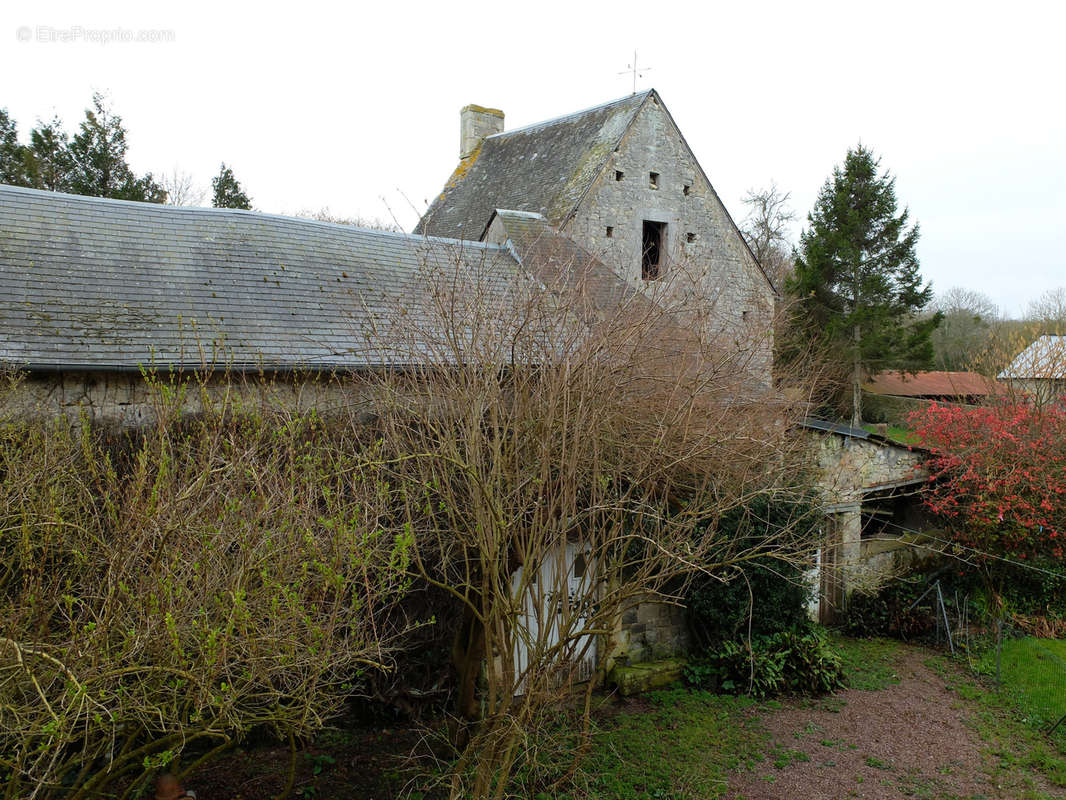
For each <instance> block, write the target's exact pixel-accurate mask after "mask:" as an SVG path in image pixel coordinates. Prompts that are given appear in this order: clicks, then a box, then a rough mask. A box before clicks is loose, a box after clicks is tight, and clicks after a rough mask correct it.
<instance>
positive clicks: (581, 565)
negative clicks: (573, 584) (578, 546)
mask: <svg viewBox="0 0 1066 800" xmlns="http://www.w3.org/2000/svg"><path fill="white" fill-rule="evenodd" d="M586 569H587V564H586V562H585V553H584V552H583V551H581V550H578V552H577V555H575V556H574V577H575V578H584V577H585V570H586Z"/></svg>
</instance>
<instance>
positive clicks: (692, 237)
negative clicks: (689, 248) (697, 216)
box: [685, 233, 696, 244]
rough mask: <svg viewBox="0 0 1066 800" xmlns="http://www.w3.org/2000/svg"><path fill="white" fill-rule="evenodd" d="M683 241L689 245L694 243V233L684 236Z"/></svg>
mask: <svg viewBox="0 0 1066 800" xmlns="http://www.w3.org/2000/svg"><path fill="white" fill-rule="evenodd" d="M685 241H686V242H688V243H689V244H692V243H693V242H694V241H696V234H694V233H686V234H685Z"/></svg>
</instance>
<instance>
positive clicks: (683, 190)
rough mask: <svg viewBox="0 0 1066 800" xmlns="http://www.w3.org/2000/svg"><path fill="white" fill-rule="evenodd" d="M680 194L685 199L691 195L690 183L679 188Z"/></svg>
mask: <svg viewBox="0 0 1066 800" xmlns="http://www.w3.org/2000/svg"><path fill="white" fill-rule="evenodd" d="M681 193H682V194H684V195H685V197H688V196H689V195H690V194H691V193H692V184H691V183H686V184H685V185H684V186H683V187H682V188H681Z"/></svg>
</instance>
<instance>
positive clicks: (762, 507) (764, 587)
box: [685, 497, 817, 648]
mask: <svg viewBox="0 0 1066 800" xmlns="http://www.w3.org/2000/svg"><path fill="white" fill-rule="evenodd" d="M816 520H817V515H815V514H813V513H812V506H811V505H810V503H808V502H806V501H804V500H802V499H800V500H799V501H793V502H790V503H774V502H771V501H770V500H769V499H768V498H765V497H764V498H757V499H756V500H755V501H753V502H752V503H750V504H749V505H748V506H747V507H746V508H743V509H738V510H736V511H734V512H733V513H731V514H730V515H728V516H726V517H724V518H723V519H721V520H719V521H718V525H717V527H718V530H719V532H720V533H721V535H723V536H726V537H729V538H730V539H732V540H745V539H746V540H749V541H750V542H751V543H752V545H753V546H755V545H757V544H762V545H763V546H764V549H766V548H765V541H766V540H768V539H770V540H773V539H776V538H778V537H781V532H782V531H786V530H790V531H792V532H793V534H792V535H793V536H799V537H803V536H805V532H806V531H807V530H808V529H809V528H810V527H811V526H813V525H814V524H815V523H816ZM778 552H779V554H780V556H781V558H770V557H764V558H759V559H754V560H752V561H749V562H746V563H745V564H744V565H743V566H742V567H738V568H737V569H736V571H735V572H734V573H733V574H732V575H725V576H716V577H711V576H704V577H701V578H699V579H697V580H695V581H693V582H692V584H691V585H690V587H689V590H688V592H687V594H686V597H685V606H686V609H687V620H688V625H689V630H690V631H691V633H692V639H693V642H694V644H695V645H696V647H697V648H713V647H716V646H719V645H722V644H724V643H725V642H729V641H734V640H736V639H738V638H741V637H746V636H747V635H748V633H749V617H750V626H751V627H750V633H751V635H752V636H769V635H771V634H775V633H781V632H784V631H803V630H806V629H807V628H808V627H809V625H810V622H809V619H808V616H807V602H808V601H809V600H810V596H811V592H812V590H813V587H811V586H810V584H809V583H808V582H807V581H806V580H805V577H804V575H803V572H804V569H803V566H802V564H801V563H800V562H799V560H798V559H796V558H795V557H794V556H795V554H794V553H792V552H790V550H789V548H788V543H787V541H784V540H782V541H781V543H780V547H779V548H778ZM720 578H724V580H722V579H720Z"/></svg>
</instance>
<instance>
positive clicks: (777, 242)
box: [740, 183, 796, 290]
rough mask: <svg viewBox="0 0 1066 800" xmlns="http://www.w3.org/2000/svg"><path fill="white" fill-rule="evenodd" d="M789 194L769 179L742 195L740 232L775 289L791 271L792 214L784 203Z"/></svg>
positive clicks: (793, 219) (787, 199)
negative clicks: (744, 208)
mask: <svg viewBox="0 0 1066 800" xmlns="http://www.w3.org/2000/svg"><path fill="white" fill-rule="evenodd" d="M791 196H792V194H791V192H782V191H781V190H780V189H779V188H778V187H777V184H776V183H771V184H770V186H769V187H767V188H765V189H758V190H756V189H749V190H748V193H747V194H746V195H744V199H743V202H744V205H745V206H747V208H748V215H747V216H746V217H745V218H744V222H743V223H742V224H741V226H740V232H741V233H742V234H743V235H744V239H745V241H747V243H748V247H750V248H751V250H752V252H753V253H754V254H755V257H756V258H757V259H758V260H759V263H760V264H762V267H763V269H764V270H766V273H767V275H768V276H769V278H770V282H771V283H773V285H774V286H775V287H776V288H777V289H778V290H780V289H781V288H782V287H783V284H784V281H785V278H787V277H788V275H790V274H791V272H792V263H793V262H792V243H791V241H790V226H791V224H792V222H793V221H795V219H796V214H795V212H794V211H793V210H792V209H791V208H790V207H789V204H788V203H789V199H790V198H791Z"/></svg>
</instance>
